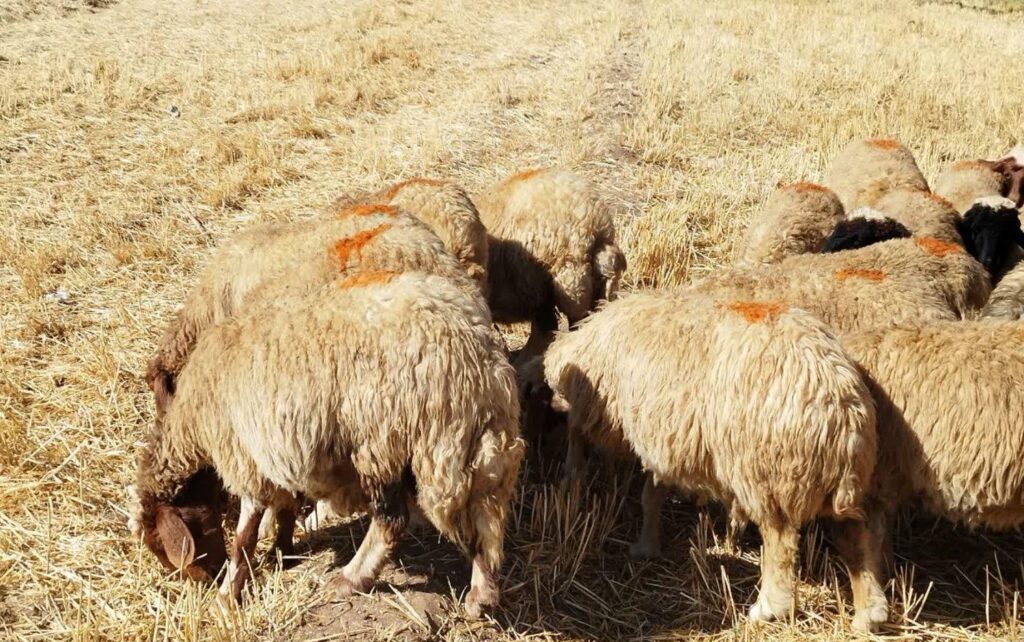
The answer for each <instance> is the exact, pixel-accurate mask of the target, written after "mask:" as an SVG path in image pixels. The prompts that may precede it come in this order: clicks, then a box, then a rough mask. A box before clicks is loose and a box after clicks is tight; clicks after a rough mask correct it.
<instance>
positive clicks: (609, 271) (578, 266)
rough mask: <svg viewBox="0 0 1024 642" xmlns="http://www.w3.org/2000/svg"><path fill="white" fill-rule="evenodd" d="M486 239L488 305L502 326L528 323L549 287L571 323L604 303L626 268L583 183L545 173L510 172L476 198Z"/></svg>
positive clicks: (604, 213) (601, 209)
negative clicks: (598, 304)
mask: <svg viewBox="0 0 1024 642" xmlns="http://www.w3.org/2000/svg"><path fill="white" fill-rule="evenodd" d="M476 202H477V207H478V209H479V211H480V218H481V220H482V221H483V222H484V225H485V226H486V227H487V230H488V232H489V234H490V235H491V238H490V247H489V259H488V268H487V270H488V284H489V298H488V300H489V302H490V303H491V309H492V311H493V313H494V316H495V319H496V320H498V321H501V322H517V321H530V320H533V319H534V318H535V317H536V316H537V313H538V310H540V309H541V308H542V307H544V306H545V305H549V304H550V303H549V294H548V293H549V291H550V290H551V289H552V288H553V293H552V294H553V297H554V303H555V306H556V307H557V308H558V309H559V310H561V311H562V313H563V314H565V315H566V317H568V319H569V322H570V323H576V322H578V321H579V320H580V319H582V318H583V317H585V316H586V315H587V314H589V313H590V311H591V310H593V309H594V307H595V305H596V303H597V301H598V300H600V299H608V300H611V299H613V298H614V297H615V293H616V292H617V291H618V288H619V283H620V280H621V278H622V273H623V271H624V270H625V269H626V260H625V256H624V255H623V254H622V251H621V250H620V249H619V247H618V246H617V245H616V244H615V225H614V221H613V220H612V216H611V213H610V212H609V211H608V208H607V206H606V205H605V204H604V203H603V202H602V200H601V198H600V197H599V196H598V194H597V192H596V191H595V189H594V187H593V186H592V185H591V184H590V183H589V182H587V181H586V180H585V179H583V178H582V177H580V176H578V175H576V174H574V173H572V172H569V171H567V170H563V169H557V168H549V169H540V170H530V171H527V172H522V173H520V174H515V175H513V176H510V177H509V178H507V179H505V180H504V181H502V182H501V183H498V184H497V185H495V186H494V187H492V188H491V189H490V190H488V191H487V193H485V194H483V195H481V196H479V197H478V198H477V199H476Z"/></svg>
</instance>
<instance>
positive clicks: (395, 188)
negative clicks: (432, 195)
mask: <svg viewBox="0 0 1024 642" xmlns="http://www.w3.org/2000/svg"><path fill="white" fill-rule="evenodd" d="M444 184H445V182H444V181H439V180H437V179H434V178H422V177H421V178H410V179H409V180H407V181H402V182H400V183H395V184H394V185H392V186H391V187H389V188H388V191H386V192H384V193H383V194H382V195H381V197H382V198H383V199H384V200H386V201H390V200H391V199H393V198H394V197H395V196H397V195H398V193H399V192H401V191H402V190H403V189H405V188H406V187H409V186H410V185H426V186H428V187H442V186H443V185H444Z"/></svg>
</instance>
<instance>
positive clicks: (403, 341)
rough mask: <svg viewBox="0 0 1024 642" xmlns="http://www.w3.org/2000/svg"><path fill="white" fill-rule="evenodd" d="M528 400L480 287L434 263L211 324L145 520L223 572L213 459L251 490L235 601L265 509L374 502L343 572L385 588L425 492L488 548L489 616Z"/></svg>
mask: <svg viewBox="0 0 1024 642" xmlns="http://www.w3.org/2000/svg"><path fill="white" fill-rule="evenodd" d="M518 410H519V406H518V398H517V394H516V384H515V376H514V371H513V370H512V368H511V366H510V365H509V363H508V361H507V359H506V358H505V355H504V350H503V346H502V342H501V340H500V337H499V336H498V335H497V333H496V332H495V331H494V330H493V329H492V328H491V324H490V315H489V313H488V311H487V310H486V307H485V306H484V305H483V304H482V302H481V301H480V300H479V298H478V297H477V298H474V297H471V296H468V295H467V294H466V293H465V292H464V291H461V290H460V289H459V288H458V287H456V286H454V285H453V284H452V283H451V282H450V281H449V280H447V279H444V278H441V277H437V276H430V275H426V274H423V273H407V274H395V273H392V272H380V271H372V272H357V273H355V274H352V275H349V276H347V277H345V278H340V279H338V280H337V281H336V282H334V283H330V284H327V285H325V286H324V287H322V288H320V289H319V290H317V291H315V292H312V293H306V294H304V295H302V296H293V297H284V298H281V299H278V300H276V301H274V302H272V303H268V304H266V305H263V306H256V307H254V308H251V309H249V310H247V311H246V312H245V313H244V314H241V315H239V316H236V317H234V318H232V319H229V320H226V321H224V322H222V323H219V324H218V325H216V326H214V327H211V328H208V329H207V330H206V331H205V332H204V333H203V335H202V337H201V338H200V340H199V342H198V343H197V344H196V346H195V350H194V351H193V353H192V355H191V358H190V359H189V360H188V363H187V364H186V365H185V367H184V368H183V369H182V371H181V372H180V373H179V376H178V386H177V393H176V395H175V396H174V399H173V401H172V402H171V404H170V405H169V407H168V408H167V412H166V414H165V415H164V416H163V417H161V418H158V420H157V422H156V424H155V426H154V428H153V430H152V431H151V432H150V433H149V435H148V437H147V438H146V440H145V445H144V448H143V451H142V452H141V454H140V458H139V468H138V476H137V484H136V487H137V494H138V498H139V513H138V515H137V523H138V524H139V525H141V527H142V531H143V533H142V534H143V537H144V541H145V543H146V545H147V546H148V547H149V548H150V550H151V551H152V552H153V553H154V554H155V555H156V556H157V557H158V559H160V561H161V562H163V563H164V564H165V565H167V566H168V567H170V568H172V569H180V570H181V571H182V572H183V573H184V574H186V575H188V576H190V577H195V578H196V579H208V578H212V577H215V576H216V575H217V570H218V569H217V564H218V563H219V562H221V561H223V559H224V557H225V555H224V551H223V545H224V544H223V533H222V532H221V526H220V521H219V519H220V514H219V506H218V505H217V504H216V501H215V496H216V490H217V488H216V487H215V486H216V485H215V484H212V483H211V479H210V476H211V475H212V474H213V473H214V472H215V473H216V475H217V476H219V478H220V479H222V480H223V483H224V486H225V487H226V488H227V490H228V491H230V492H231V493H233V494H235V495H238V496H240V497H241V498H242V513H241V517H240V518H239V524H238V530H237V535H236V538H235V543H234V545H233V547H232V553H231V556H230V562H229V566H228V572H227V574H226V576H225V579H224V583H223V585H222V587H221V593H222V595H224V596H225V597H226V596H228V595H231V596H233V597H234V598H236V599H237V598H238V597H239V596H240V595H241V591H242V588H243V586H244V584H245V583H246V581H247V578H248V575H249V573H248V566H247V559H249V558H251V556H252V554H253V551H254V548H255V545H256V538H257V535H256V533H257V530H258V524H259V521H260V516H261V515H262V513H263V511H264V509H270V508H277V509H284V510H286V511H287V510H291V509H293V507H294V504H295V497H296V495H297V494H301V495H302V496H304V497H306V498H308V499H312V500H317V499H328V498H334V497H335V496H337V495H338V494H339V493H340V494H343V495H345V497H346V498H347V500H349V501H351V500H358V499H360V498H361V499H362V503H363V505H364V506H365V507H366V508H368V509H369V511H370V514H371V516H372V522H371V526H370V530H369V532H368V533H367V535H366V537H365V539H364V540H363V542H362V544H361V545H360V547H359V550H358V551H357V552H356V554H355V556H354V557H353V559H352V561H350V562H349V563H348V564H347V565H346V566H345V567H344V568H343V569H342V570H341V572H340V574H339V575H338V576H337V577H335V578H334V579H333V580H332V581H331V585H332V587H333V588H335V589H336V590H338V591H339V592H341V593H342V594H347V593H351V592H353V591H366V590H368V589H369V588H370V586H371V585H372V583H373V580H374V578H375V577H376V574H377V573H378V571H379V569H380V567H381V565H382V564H383V563H384V562H385V561H386V559H387V557H388V556H389V554H390V552H391V550H392V549H393V547H394V545H395V542H396V540H397V538H398V536H399V535H400V534H401V532H402V530H403V528H404V526H405V523H406V520H407V515H408V513H407V503H408V502H414V503H415V504H416V505H418V506H419V507H420V508H421V509H422V511H423V513H424V514H425V516H426V518H427V519H428V520H429V521H430V523H431V524H433V525H434V526H435V527H436V528H437V529H438V530H439V531H440V532H441V533H443V534H444V535H446V536H447V537H449V538H451V539H452V540H453V541H455V542H456V543H457V544H459V545H460V546H461V547H462V548H463V549H464V550H466V551H467V553H468V554H469V555H470V556H471V557H472V560H473V564H472V565H473V572H472V581H471V584H472V590H471V591H470V593H469V595H468V597H467V600H466V606H467V609H468V610H469V611H470V613H471V614H479V613H480V611H481V610H482V609H484V608H488V607H491V606H493V605H494V604H496V602H497V599H498V587H497V583H496V573H497V571H498V568H499V566H500V564H501V559H502V540H503V535H504V525H505V517H506V509H507V504H508V502H509V501H510V498H511V494H512V491H513V486H514V483H515V479H516V475H517V470H518V467H519V463H520V459H521V457H522V450H523V448H522V441H521V439H519V437H518V434H519V426H518ZM214 479H215V478H214ZM204 484H205V486H204ZM218 549H220V550H218Z"/></svg>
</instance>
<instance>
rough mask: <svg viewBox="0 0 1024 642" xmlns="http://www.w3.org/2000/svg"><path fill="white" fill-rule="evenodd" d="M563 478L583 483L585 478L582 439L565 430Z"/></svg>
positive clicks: (585, 460)
mask: <svg viewBox="0 0 1024 642" xmlns="http://www.w3.org/2000/svg"><path fill="white" fill-rule="evenodd" d="M565 441H566V449H565V476H566V478H567V479H568V480H569V481H583V480H584V479H585V478H586V476H587V455H586V445H585V444H584V443H583V437H581V436H579V435H578V434H576V433H575V432H574V431H572V430H570V429H569V428H566V434H565Z"/></svg>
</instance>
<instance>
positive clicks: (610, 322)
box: [529, 291, 887, 629]
mask: <svg viewBox="0 0 1024 642" xmlns="http://www.w3.org/2000/svg"><path fill="white" fill-rule="evenodd" d="M623 337H628V338H629V340H627V341H624V340H623ZM541 359H543V377H544V381H545V383H546V386H547V391H546V394H547V395H549V396H548V398H549V399H550V406H551V408H553V409H554V410H556V411H560V412H565V413H567V417H566V421H567V425H568V427H569V430H570V432H571V433H573V434H575V435H579V436H582V437H583V438H584V439H586V440H587V441H589V442H591V443H593V444H594V445H596V446H598V447H599V448H601V449H602V450H605V451H607V452H609V453H612V454H619V455H623V456H627V457H634V456H635V457H638V458H639V460H640V462H641V463H642V465H643V467H644V468H645V469H646V470H647V471H649V473H651V474H652V475H653V482H652V483H651V484H648V487H647V488H645V492H644V512H645V520H644V521H645V528H644V536H643V537H642V540H641V542H640V547H639V548H641V549H644V548H648V549H650V548H654V549H657V538H656V537H655V538H654V540H653V541H651V538H650V535H651V533H652V532H654V533H655V534H656V530H657V529H656V528H653V529H652V528H651V525H652V524H656V523H657V517H656V515H657V511H658V510H659V508H660V503H661V498H662V497H663V493H662V492H659V491H657V490H656V486H655V484H667V485H670V486H676V487H681V488H683V489H687V490H690V491H695V492H697V493H699V494H701V495H702V496H705V497H709V498H714V499H717V500H720V501H723V502H725V503H727V504H729V505H731V506H732V507H733V509H734V510H735V511H736V513H737V514H742V515H744V516H746V517H748V518H749V519H750V520H752V521H753V522H755V523H756V524H758V525H759V526H760V528H761V533H762V536H763V539H764V555H763V557H762V577H761V593H760V595H759V597H758V599H757V602H756V603H755V604H754V605H753V606H752V607H751V608H750V617H751V618H752V619H756V620H767V619H772V618H776V617H783V616H785V615H786V614H788V613H789V612H790V610H791V608H792V607H793V604H794V583H795V576H794V572H793V571H794V567H795V564H796V556H797V550H798V547H799V537H800V530H799V529H800V527H801V526H802V525H804V524H806V523H807V522H808V521H810V520H811V519H814V518H815V517H832V518H835V519H837V520H839V521H840V522H841V524H840V529H841V530H842V532H843V534H844V535H843V536H844V537H845V538H847V539H849V540H851V542H854V543H855V545H854V547H853V548H855V549H856V550H854V551H853V554H851V556H850V558H849V559H848V562H849V564H850V567H851V574H850V575H851V579H852V582H853V585H854V601H855V605H856V610H857V615H856V618H855V620H854V624H855V626H856V627H857V628H861V629H869V628H872V627H873V626H874V625H875V624H877V623H879V622H883V621H884V620H885V619H886V614H887V608H886V601H885V595H884V593H883V592H882V588H881V586H880V585H878V584H873V583H871V581H870V580H871V578H872V577H874V575H873V571H874V565H875V564H876V562H877V560H875V559H874V557H875V556H876V552H875V551H871V550H868V549H866V548H861V547H859V546H857V544H859V543H860V542H862V541H864V540H865V538H864V537H863V530H864V527H863V524H862V522H861V521H860V520H861V519H862V514H861V496H862V494H863V493H864V491H865V490H866V489H867V486H868V484H869V482H870V478H871V473H872V469H873V467H874V458H875V449H876V443H875V429H874V406H873V404H872V402H871V397H870V395H869V393H868V390H867V388H866V386H865V385H864V382H863V380H862V378H861V376H860V374H859V373H858V371H857V367H856V365H855V364H854V363H853V362H852V361H851V360H850V359H849V358H848V357H846V355H845V354H844V353H843V351H842V349H841V348H840V346H839V342H838V341H837V340H836V338H835V337H834V336H833V335H832V333H831V330H829V329H828V328H827V327H826V326H825V325H824V324H823V323H821V322H820V321H819V320H817V319H815V318H814V317H813V316H812V315H810V314H807V313H806V312H803V311H800V310H796V309H793V308H789V307H788V306H787V305H786V304H784V303H781V302H777V301H748V300H734V299H715V298H711V297H706V296H703V295H700V294H696V293H694V292H692V291H677V292H644V293H637V294H633V295H630V296H626V297H623V298H622V299H620V300H619V301H615V302H613V303H610V304H608V305H607V306H605V307H604V308H602V309H601V310H600V311H598V312H596V313H595V314H593V315H592V316H590V317H589V318H588V319H587V320H585V321H584V322H583V323H581V324H580V326H579V328H578V329H577V330H575V331H573V332H569V333H560V334H559V335H558V337H557V338H556V340H555V341H554V342H553V343H552V344H551V346H550V347H549V348H548V351H547V353H546V354H545V356H544V357H541V358H538V359H536V360H535V361H534V362H532V363H535V362H536V361H540V360H541ZM544 391H545V386H543V385H536V386H534V387H533V389H532V390H531V391H530V393H529V396H530V399H529V401H530V402H531V404H532V401H533V396H534V395H538V394H541V393H542V392H544ZM647 552H653V551H647Z"/></svg>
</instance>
